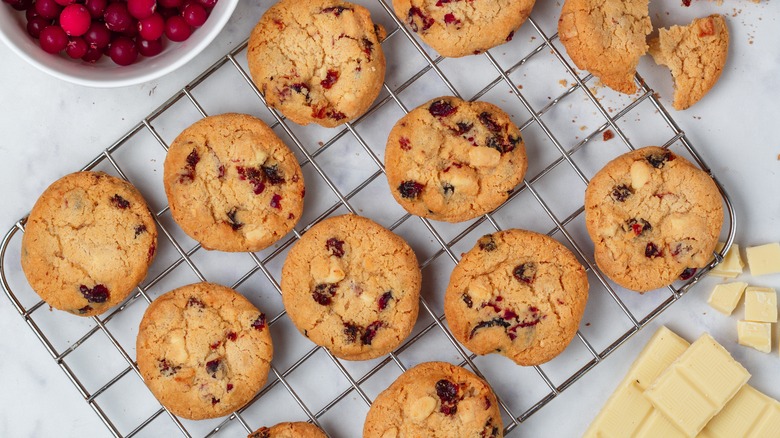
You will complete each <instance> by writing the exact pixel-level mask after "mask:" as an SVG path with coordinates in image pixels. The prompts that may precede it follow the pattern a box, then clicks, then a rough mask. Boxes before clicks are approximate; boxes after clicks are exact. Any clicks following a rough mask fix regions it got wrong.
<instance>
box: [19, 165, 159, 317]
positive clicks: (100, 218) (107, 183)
mask: <svg viewBox="0 0 780 438" xmlns="http://www.w3.org/2000/svg"><path fill="white" fill-rule="evenodd" d="M156 248H157V226H156V225H155V224H154V219H153V218H152V214H151V213H150V212H149V208H148V207H147V206H146V202H145V201H144V198H143V197H142V196H141V193H139V192H138V190H136V188H135V187H133V186H132V185H131V184H130V183H128V182H127V181H124V180H121V179H119V178H115V177H113V176H110V175H107V174H105V173H102V172H77V173H72V174H70V175H66V176H64V177H62V178H61V179H59V180H57V181H55V182H54V183H52V185H50V186H49V188H47V189H46V191H44V192H43V194H42V195H41V197H40V198H38V200H37V201H36V202H35V206H34V207H33V209H32V211H31V212H30V216H29V217H28V218H27V222H26V224H25V232H24V236H23V237H22V269H23V270H24V275H25V276H26V277H27V281H29V282H30V286H31V287H32V288H33V290H34V291H35V292H36V293H38V295H40V297H41V298H42V299H43V300H44V301H46V303H48V304H49V305H50V306H52V307H54V308H55V309H60V310H66V311H68V312H71V313H73V314H76V315H80V316H92V315H99V314H101V313H103V312H105V311H106V310H108V309H109V308H111V307H113V306H115V305H117V304H119V303H121V302H122V301H123V300H124V299H125V298H127V296H128V294H129V293H130V291H132V290H133V289H135V287H136V286H138V284H139V283H140V282H141V280H143V279H144V277H145V276H146V271H147V270H148V268H149V265H151V263H152V260H153V259H154V255H155V251H156Z"/></svg>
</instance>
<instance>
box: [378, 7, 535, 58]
mask: <svg viewBox="0 0 780 438" xmlns="http://www.w3.org/2000/svg"><path fill="white" fill-rule="evenodd" d="M534 3H535V0H469V1H467V2H464V1H452V0H449V1H442V0H393V9H395V14H396V15H397V16H398V18H399V19H400V20H401V21H405V22H406V24H407V25H409V28H410V29H411V30H412V31H414V32H416V33H417V34H418V35H420V38H421V39H422V40H423V41H425V43H426V44H428V45H429V46H431V47H433V48H434V49H435V50H436V51H437V52H439V54H440V55H441V56H446V57H451V58H459V57H461V56H466V55H477V54H480V53H482V52H485V51H487V50H488V49H490V48H493V47H496V46H499V45H501V44H504V43H506V42H507V41H511V40H512V37H513V36H514V34H515V31H516V30H517V29H519V28H520V26H521V25H522V24H523V23H524V22H525V20H526V19H527V18H528V16H529V15H530V14H531V9H532V8H533V7H534Z"/></svg>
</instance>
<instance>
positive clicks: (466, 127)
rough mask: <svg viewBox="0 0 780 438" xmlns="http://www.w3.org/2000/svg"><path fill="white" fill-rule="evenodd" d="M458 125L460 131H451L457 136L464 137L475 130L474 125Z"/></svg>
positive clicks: (452, 129)
mask: <svg viewBox="0 0 780 438" xmlns="http://www.w3.org/2000/svg"><path fill="white" fill-rule="evenodd" d="M456 125H457V126H458V129H455V128H450V130H451V131H452V132H454V133H455V135H464V134H466V133H468V132H469V131H471V129H472V128H474V124H473V123H467V122H458V123H456Z"/></svg>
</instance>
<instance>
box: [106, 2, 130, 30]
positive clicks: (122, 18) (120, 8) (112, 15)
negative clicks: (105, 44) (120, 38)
mask: <svg viewBox="0 0 780 438" xmlns="http://www.w3.org/2000/svg"><path fill="white" fill-rule="evenodd" d="M103 20H104V21H105V22H106V27H107V28H108V30H110V31H112V32H124V31H126V30H128V29H129V28H131V27H133V26H135V20H134V19H133V16H132V15H130V11H128V10H127V5H126V4H125V3H110V4H109V5H108V6H106V10H105V12H103Z"/></svg>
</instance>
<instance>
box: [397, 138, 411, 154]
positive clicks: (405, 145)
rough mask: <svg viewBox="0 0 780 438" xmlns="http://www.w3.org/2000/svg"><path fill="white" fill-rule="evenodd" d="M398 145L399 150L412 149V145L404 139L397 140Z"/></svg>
mask: <svg viewBox="0 0 780 438" xmlns="http://www.w3.org/2000/svg"><path fill="white" fill-rule="evenodd" d="M398 144H399V145H400V146H401V150H404V151H408V150H411V149H412V144H411V142H410V141H409V139H408V138H406V137H401V138H400V139H399V140H398Z"/></svg>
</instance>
